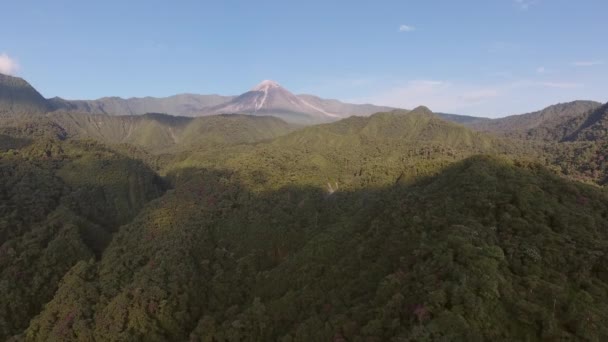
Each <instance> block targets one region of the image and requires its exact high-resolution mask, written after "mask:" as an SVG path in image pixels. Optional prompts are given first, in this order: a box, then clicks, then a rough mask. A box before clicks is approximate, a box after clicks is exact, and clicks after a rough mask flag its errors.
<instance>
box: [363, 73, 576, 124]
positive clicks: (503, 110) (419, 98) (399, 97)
mask: <svg viewBox="0 0 608 342" xmlns="http://www.w3.org/2000/svg"><path fill="white" fill-rule="evenodd" d="M584 87H585V85H584V84H581V83H575V82H571V81H567V80H549V81H545V80H534V79H520V80H514V81H510V82H496V83H493V84H475V83H463V82H457V81H449V80H413V81H409V82H405V83H402V84H401V85H397V86H394V87H390V88H385V89H384V90H380V91H379V92H376V93H375V94H373V93H372V94H370V95H369V96H367V97H364V98H359V99H355V100H354V101H353V102H355V103H374V104H378V105H386V106H391V107H397V108H409V109H411V108H415V107H417V106H420V105H425V106H428V107H429V108H431V109H432V110H434V111H438V112H444V113H465V114H475V113H480V114H484V115H489V116H493V117H495V116H497V114H501V115H504V114H513V113H518V112H522V113H524V112H526V111H528V110H530V109H533V108H534V106H535V105H533V104H535V103H537V105H538V103H541V102H543V101H545V102H548V103H551V102H555V103H557V102H564V101H566V100H569V99H571V98H573V97H574V98H576V97H579V96H580V95H578V94H580V93H581V91H582V90H584ZM573 94H574V95H573ZM537 97H542V99H544V100H543V101H541V100H539V99H537ZM547 99H549V100H547ZM544 104H545V103H544V102H543V105H544ZM538 106H539V107H542V106H540V105H538ZM515 108H520V109H515Z"/></svg>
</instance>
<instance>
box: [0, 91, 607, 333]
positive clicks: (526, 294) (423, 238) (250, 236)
mask: <svg viewBox="0 0 608 342" xmlns="http://www.w3.org/2000/svg"><path fill="white" fill-rule="evenodd" d="M24 89H29V88H28V87H24ZM256 91H257V92H259V91H260V90H256ZM258 95H259V94H258ZM586 105H589V106H590V107H594V106H595V105H594V104H585V105H584V106H586ZM566 107H568V106H566ZM566 107H563V108H566ZM568 108H571V109H573V110H575V111H576V112H577V113H578V114H576V113H566V112H564V111H560V110H558V108H555V109H553V110H551V111H546V112H545V114H542V115H540V114H539V115H540V116H539V115H535V116H533V117H532V119H530V118H528V119H526V120H527V121H528V122H529V123H530V122H533V124H532V123H531V124H530V125H533V126H534V128H530V129H528V128H525V129H524V130H523V131H517V134H510V133H505V132H501V133H498V134H495V133H492V132H480V131H475V130H472V129H470V128H468V127H466V126H464V125H461V124H457V123H453V122H448V121H445V120H444V119H443V118H442V116H441V115H437V114H435V113H432V112H431V111H430V110H429V109H428V108H426V107H419V108H415V109H414V110H412V111H389V112H382V113H376V114H374V115H371V116H368V117H356V116H353V117H349V118H346V119H342V120H338V121H336V122H332V123H327V124H322V125H312V126H307V127H303V126H296V125H293V124H288V123H286V122H285V121H283V120H281V119H278V118H275V117H263V116H255V115H217V116H208V117H201V118H190V117H174V116H170V115H166V114H146V115H138V116H119V117H117V116H110V115H90V114H86V113H85V114H83V113H72V112H52V113H46V112H44V113H40V112H36V111H26V112H24V113H22V114H16V113H11V114H10V115H8V116H5V117H2V118H1V119H0V176H1V177H0V298H2V300H0V340H8V341H186V340H188V341H302V342H308V341H374V342H375V341H436V340H439V341H441V340H446V341H452V340H454V341H485V340H489V341H494V340H496V341H504V340H509V341H512V340H515V341H543V340H553V341H555V340H589V341H604V340H608V327H607V326H606V324H605V322H607V321H608V257H607V256H608V230H607V227H608V192H607V191H606V188H605V187H604V184H605V183H606V182H607V181H608V155H607V153H608V152H607V151H608V139H607V138H606V134H605V133H606V129H605V128H606V122H607V120H606V115H607V112H606V106H597V108H594V109H592V110H590V111H587V112H584V113H583V112H582V111H580V112H579V109H580V108H582V107H579V106H578V105H574V106H573V107H568ZM564 110H566V109H564ZM552 113H553V114H552ZM552 118H553V119H555V120H553V119H552ZM547 120H549V121H551V122H553V123H555V125H553V123H552V125H553V126H547V125H546V123H547V122H548V121H547ZM552 120H553V121H552ZM467 122H468V123H470V121H469V120H465V123H467ZM526 125H528V124H526ZM526 127H529V126H526ZM547 127H552V128H551V129H553V128H555V129H556V131H555V132H561V133H559V134H558V133H555V134H554V135H550V134H546V132H549V130H547V131H543V132H544V133H542V132H540V131H539V133H538V135H534V134H533V133H532V132H533V130H534V129H546V128H547ZM547 129H548V128H547ZM551 132H554V131H551ZM551 134H553V133H551ZM554 136H555V137H558V136H560V137H561V138H552V137H554ZM583 182H584V183H583ZM585 183H586V184H585Z"/></svg>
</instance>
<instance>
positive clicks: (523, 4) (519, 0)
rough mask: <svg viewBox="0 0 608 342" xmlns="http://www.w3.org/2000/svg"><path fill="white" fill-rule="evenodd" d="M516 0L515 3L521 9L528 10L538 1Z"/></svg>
mask: <svg viewBox="0 0 608 342" xmlns="http://www.w3.org/2000/svg"><path fill="white" fill-rule="evenodd" d="M514 1H515V5H517V7H519V8H520V9H522V10H524V11H526V10H528V9H529V8H530V7H532V5H534V4H536V3H537V2H538V0H514Z"/></svg>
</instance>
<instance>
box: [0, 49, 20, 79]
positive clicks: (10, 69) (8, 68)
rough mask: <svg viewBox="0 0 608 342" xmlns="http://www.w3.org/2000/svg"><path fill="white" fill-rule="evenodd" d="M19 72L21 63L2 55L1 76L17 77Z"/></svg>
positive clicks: (0, 62)
mask: <svg viewBox="0 0 608 342" xmlns="http://www.w3.org/2000/svg"><path fill="white" fill-rule="evenodd" d="M17 71H19V63H17V61H16V60H14V59H13V58H11V57H9V56H8V55H7V54H6V53H2V54H0V74H5V75H15V74H16V73H17Z"/></svg>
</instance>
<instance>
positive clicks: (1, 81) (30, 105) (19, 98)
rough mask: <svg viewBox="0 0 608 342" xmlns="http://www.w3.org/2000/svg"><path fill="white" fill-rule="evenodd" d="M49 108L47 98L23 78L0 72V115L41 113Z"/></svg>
mask: <svg viewBox="0 0 608 342" xmlns="http://www.w3.org/2000/svg"><path fill="white" fill-rule="evenodd" d="M49 109H50V106H49V104H48V102H47V100H46V99H45V98H44V97H42V95H40V93H38V92H37V91H36V89H34V87H32V86H31V85H30V84H29V83H27V82H26V81H25V80H23V79H22V78H19V77H13V76H8V75H4V74H0V117H1V116H14V115H32V114H34V115H35V114H43V113H46V112H47V111H48V110H49Z"/></svg>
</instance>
